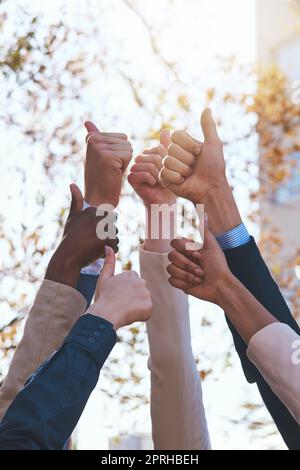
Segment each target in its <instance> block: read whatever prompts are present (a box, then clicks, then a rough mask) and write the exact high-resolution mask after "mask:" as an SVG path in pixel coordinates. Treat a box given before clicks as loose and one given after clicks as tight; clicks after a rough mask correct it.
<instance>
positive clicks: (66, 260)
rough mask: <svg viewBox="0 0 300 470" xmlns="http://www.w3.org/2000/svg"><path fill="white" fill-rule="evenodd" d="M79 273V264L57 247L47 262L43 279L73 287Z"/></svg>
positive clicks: (75, 284)
mask: <svg viewBox="0 0 300 470" xmlns="http://www.w3.org/2000/svg"><path fill="white" fill-rule="evenodd" d="M79 275H80V265H79V264H78V263H77V262H76V261H75V259H73V258H72V257H69V256H66V253H64V252H63V250H61V249H60V247H58V249H57V250H56V252H55V253H54V255H53V256H52V258H51V260H50V263H49V264H48V267H47V270H46V274H45V279H48V280H49V281H54V282H57V283H59V284H64V285H66V286H69V287H73V288H74V289H75V288H76V286H77V283H78V279H79Z"/></svg>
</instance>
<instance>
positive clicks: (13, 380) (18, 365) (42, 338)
mask: <svg viewBox="0 0 300 470" xmlns="http://www.w3.org/2000/svg"><path fill="white" fill-rule="evenodd" d="M85 307H86V302H85V300H84V298H83V297H82V295H81V294H80V293H79V292H77V291H76V290H75V289H72V288H71V287H69V286H65V285H63V284H58V283H56V282H53V281H49V280H44V281H43V282H42V284H41V286H40V288H39V290H38V293H37V295H36V298H35V301H34V303H33V305H32V308H31V310H30V312H29V314H28V317H27V319H26V323H25V327H24V333H23V337H22V339H21V341H20V343H19V345H18V347H17V349H16V351H15V353H14V356H13V359H12V361H11V364H10V367H9V370H8V373H7V375H6V377H5V379H4V382H3V385H2V387H1V389H0V419H1V418H2V417H3V415H4V413H5V412H6V410H7V408H8V406H9V405H10V403H11V402H12V400H13V399H14V398H15V396H16V395H17V394H18V393H19V391H20V390H21V389H22V388H23V386H24V383H25V382H26V380H27V379H28V377H29V376H30V375H31V374H32V373H33V372H34V371H35V370H36V369H37V367H39V366H40V365H41V363H42V362H44V360H45V359H46V358H47V357H48V356H49V355H50V354H52V353H53V352H54V351H55V350H56V349H57V348H58V347H59V346H60V345H61V344H62V342H63V340H64V338H65V337H66V335H67V334H68V333H69V331H70V329H71V328H72V326H73V325H74V323H75V322H76V321H77V319H78V318H79V317H80V316H81V315H82V314H83V312H84V310H85Z"/></svg>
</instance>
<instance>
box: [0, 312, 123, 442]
mask: <svg viewBox="0 0 300 470" xmlns="http://www.w3.org/2000/svg"><path fill="white" fill-rule="evenodd" d="M96 333H97V334H96ZM91 339H93V341H91ZM115 342H116V334H115V332H114V330H113V328H112V325H111V324H110V323H108V322H107V321H105V320H103V319H100V318H99V317H95V316H92V315H84V316H83V317H81V318H80V319H79V320H78V322H77V323H76V325H75V326H74V327H73V329H72V330H71V332H70V333H69V335H68V336H67V338H66V339H65V341H64V344H63V346H62V347H61V348H60V349H59V350H58V351H57V352H56V353H55V354H54V355H53V356H52V357H50V358H49V359H48V360H47V361H46V362H45V363H44V364H43V365H42V366H41V367H40V369H39V370H37V371H36V373H35V374H34V375H33V376H32V377H31V379H30V380H29V382H28V384H27V385H26V387H24V389H23V390H22V391H21V392H20V393H19V394H18V396H17V397H16V399H15V400H14V402H13V403H12V405H11V406H10V408H9V409H8V411H7V413H6V414H5V416H4V418H3V420H2V422H1V425H0V449H24V450H25V449H49V450H51V449H58V450H59V449H62V448H63V446H64V444H65V442H66V441H67V440H68V439H69V437H70V435H71V433H72V431H73V429H74V427H75V426H76V424H77V422H78V420H79V418H80V415H81V413H82V411H83V409H84V407H85V404H86V402H87V400H88V398H89V396H90V394H91V392H92V390H93V389H94V387H95V385H96V384H97V381H98V377H99V373H100V370H101V367H102V366H103V364H104V362H105V360H106V359H107V357H108V355H109V353H110V351H111V349H112V348H113V346H114V344H115Z"/></svg>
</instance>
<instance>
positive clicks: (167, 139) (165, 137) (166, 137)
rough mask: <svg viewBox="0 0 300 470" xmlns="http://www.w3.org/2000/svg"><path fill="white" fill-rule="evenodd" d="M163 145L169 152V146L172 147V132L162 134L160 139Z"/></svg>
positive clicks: (165, 131) (162, 132)
mask: <svg viewBox="0 0 300 470" xmlns="http://www.w3.org/2000/svg"><path fill="white" fill-rule="evenodd" d="M159 141H160V143H161V145H162V146H163V147H164V148H165V149H166V150H168V147H169V145H171V133H170V131H167V130H164V131H161V133H160V139H159Z"/></svg>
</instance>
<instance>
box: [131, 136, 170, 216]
mask: <svg viewBox="0 0 300 470" xmlns="http://www.w3.org/2000/svg"><path fill="white" fill-rule="evenodd" d="M170 143H171V137H170V132H169V131H162V132H161V134H160V143H159V145H156V146H155V147H151V148H147V149H145V150H144V151H143V153H142V154H140V155H138V156H137V157H136V159H135V162H134V165H132V167H131V169H130V174H129V175H128V182H129V183H130V185H131V186H132V187H133V189H134V190H135V192H136V193H137V194H138V195H139V196H140V198H141V199H142V200H143V202H144V204H145V206H146V207H150V206H151V204H169V205H172V204H174V203H175V201H176V197H175V195H174V194H173V193H172V192H171V191H169V190H168V189H166V188H164V187H163V186H162V185H161V184H160V181H159V172H160V170H161V169H162V162H163V159H164V157H165V156H166V155H167V153H168V147H169V145H170Z"/></svg>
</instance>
